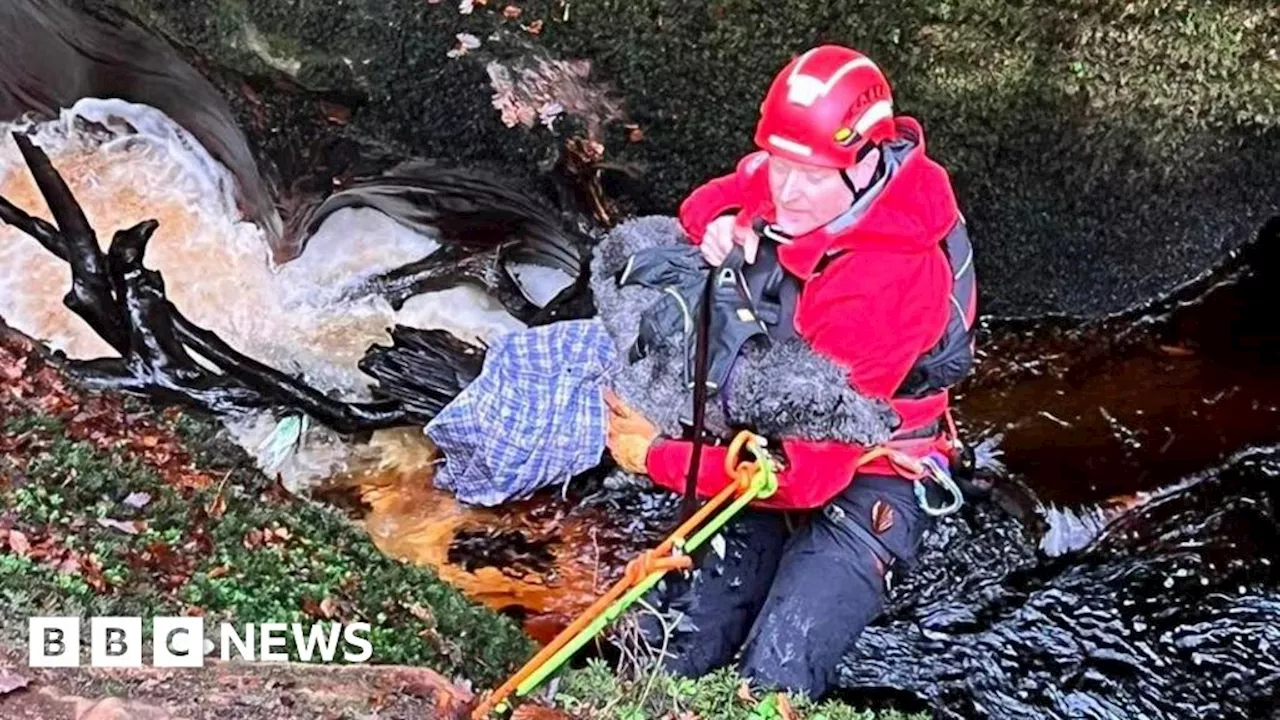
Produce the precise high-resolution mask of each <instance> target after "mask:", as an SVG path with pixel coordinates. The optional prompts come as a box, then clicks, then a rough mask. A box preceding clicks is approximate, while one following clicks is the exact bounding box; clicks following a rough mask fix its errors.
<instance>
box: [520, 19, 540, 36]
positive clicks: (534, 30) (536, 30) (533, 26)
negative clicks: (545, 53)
mask: <svg viewBox="0 0 1280 720" xmlns="http://www.w3.org/2000/svg"><path fill="white" fill-rule="evenodd" d="M524 29H525V31H527V32H528V33H529V34H530V35H541V34H542V21H541V20H534V21H533V22H531V23H529V24H528V25H525V26H524Z"/></svg>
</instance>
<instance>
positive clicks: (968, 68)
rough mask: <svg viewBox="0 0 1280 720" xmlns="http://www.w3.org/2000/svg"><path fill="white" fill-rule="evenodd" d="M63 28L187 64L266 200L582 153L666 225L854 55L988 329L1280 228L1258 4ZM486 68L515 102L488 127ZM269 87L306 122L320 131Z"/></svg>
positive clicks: (581, 14)
mask: <svg viewBox="0 0 1280 720" xmlns="http://www.w3.org/2000/svg"><path fill="white" fill-rule="evenodd" d="M71 2H72V3H73V4H75V5H77V6H79V7H82V8H89V9H91V10H94V11H95V12H101V11H102V8H104V7H109V6H112V5H116V4H123V6H124V7H125V8H126V9H127V11H128V12H129V13H130V14H132V15H133V16H134V17H136V18H138V19H139V21H140V22H141V23H143V24H145V25H146V26H148V27H149V28H151V29H153V30H155V31H157V32H159V33H161V34H162V35H163V36H164V37H166V38H167V39H168V40H169V41H171V42H172V43H174V44H175V45H176V46H178V47H179V49H180V50H181V51H183V52H184V54H186V55H187V56H188V57H192V58H193V59H194V61H195V63H196V65H197V67H198V68H199V69H201V70H202V71H203V72H204V73H205V74H206V75H208V76H209V77H211V78H213V79H215V82H216V83H217V84H220V85H221V87H222V88H223V89H224V90H225V91H226V92H227V94H228V95H229V96H230V97H231V98H232V101H233V105H234V107H235V109H236V111H237V117H238V118H239V119H240V120H241V124H242V125H243V126H244V127H246V128H248V129H249V134H250V138H251V140H252V141H253V144H254V145H255V146H256V148H257V149H258V151H259V156H260V159H261V160H263V161H264V162H263V165H264V166H265V167H266V168H267V171H268V173H274V174H277V175H280V176H281V178H282V181H283V182H284V183H285V184H286V185H287V183H288V180H289V176H290V175H291V174H296V172H297V170H298V167H297V166H298V165H299V163H303V164H305V162H306V160H307V159H306V157H305V156H306V153H305V152H303V151H300V150H299V148H302V147H305V146H306V144H307V141H305V136H306V135H307V133H313V134H314V133H316V132H319V133H321V134H324V133H330V134H344V135H349V136H352V137H360V138H365V139H372V140H375V141H377V142H379V143H383V144H385V145H386V146H387V147H388V148H391V149H392V150H393V152H400V153H405V154H413V155H418V156H423V157H429V158H435V159H439V160H441V161H443V162H448V163H456V164H472V165H486V166H490V167H495V168H499V169H503V170H505V171H506V172H509V173H513V174H526V173H527V174H530V175H533V174H536V173H537V172H539V171H540V170H545V169H546V168H547V167H548V166H549V164H550V163H551V162H552V161H553V159H554V157H555V151H556V148H558V147H559V145H560V143H561V142H562V139H563V137H565V136H568V135H571V134H575V133H576V134H582V133H588V134H590V135H592V136H594V137H595V138H597V139H598V140H599V141H600V142H601V143H602V145H603V147H604V163H605V166H604V167H605V169H604V171H603V180H604V185H605V188H606V190H607V191H608V192H609V194H610V195H611V196H612V197H615V198H617V199H619V200H620V201H621V202H620V204H621V206H622V207H623V208H625V209H626V210H629V211H631V212H641V213H651V212H657V213H668V214H669V213H672V212H673V211H674V209H675V206H676V204H677V203H678V201H679V199H680V198H681V197H682V196H683V195H684V193H686V192H687V191H688V190H689V189H690V188H692V187H693V186H694V185H696V184H697V183H698V182H699V181H701V180H702V179H704V178H706V177H709V176H711V175H714V174H719V173H722V172H725V171H727V170H728V169H730V168H731V167H732V164H733V163H734V161H735V160H736V159H737V158H738V157H740V156H741V154H742V153H744V152H747V151H749V150H750V149H751V146H750V132H751V129H752V126H753V123H754V119H755V112H756V108H757V105H758V102H759V98H760V96H761V95H762V93H763V92H764V89H765V87H766V86H767V83H768V81H769V79H770V77H771V76H772V74H773V73H774V72H775V71H776V70H777V69H778V68H780V67H781V66H782V64H783V63H785V62H786V60H787V59H788V58H789V57H790V56H791V55H792V54H794V53H796V52H799V51H802V50H803V49H805V48H807V47H809V46H812V45H814V44H817V43H820V42H841V43H845V44H850V45H853V46H855V47H858V48H861V49H863V50H864V51H866V52H867V53H869V54H870V55H871V56H872V57H874V58H875V59H876V60H877V61H878V62H880V63H881V64H882V65H883V66H884V68H885V69H886V71H887V73H888V74H889V76H890V79H891V81H892V82H893V83H894V85H895V88H896V93H897V97H898V105H899V111H900V112H902V113H906V114H911V115H913V116H915V117H917V118H919V119H920V120H921V121H922V122H923V123H924V125H925V128H926V132H927V133H928V135H929V138H930V148H931V151H932V152H933V154H935V155H936V156H937V157H938V158H939V159H940V160H941V161H942V162H943V163H944V164H945V165H946V166H947V167H948V168H949V169H951V171H952V173H953V176H954V179H955V183H956V186H957V190H958V192H959V195H960V198H961V203H962V208H963V210H964V211H965V213H966V216H967V217H968V219H969V221H970V223H971V225H972V228H973V234H974V237H975V242H976V245H977V250H978V262H979V273H980V275H979V277H980V290H981V293H982V302H983V310H984V312H986V313H992V314H996V315H1015V316H1024V315H1032V314H1042V313H1054V314H1057V313H1063V314H1072V315H1098V314H1105V313H1111V312H1115V311H1117V310H1119V309H1121V308H1124V307H1127V306H1129V305H1132V304H1133V303H1135V302H1139V301H1141V300H1143V299H1145V298H1149V297H1151V296H1152V295H1155V294H1158V293H1161V292H1163V291H1166V290H1168V289H1170V288H1171V287H1174V286H1176V285H1178V284H1180V283H1182V282H1184V281H1186V280H1188V279H1190V278H1191V277H1194V276H1195V275H1197V274H1199V273H1200V272H1202V271H1203V270H1204V269H1205V268H1207V267H1208V266H1210V265H1211V264H1213V263H1214V262H1215V261H1216V260H1218V259H1219V258H1221V257H1222V256H1223V255H1224V254H1225V253H1226V252H1228V251H1230V250H1231V249H1233V248H1236V247H1238V246H1239V245H1240V244H1242V243H1243V242H1246V241H1247V240H1249V239H1250V238H1251V237H1252V236H1253V235H1254V234H1255V233H1256V232H1257V230H1258V228H1260V227H1261V226H1262V224H1263V223H1264V222H1265V221H1266V220H1267V219H1268V218H1270V217H1271V216H1273V215H1276V214H1277V213H1280V191H1277V189H1276V188H1277V187H1280V163H1277V162H1276V161H1277V159H1280V55H1278V54H1277V53H1278V52H1280V51H1277V50H1276V48H1277V47H1280V9H1277V7H1276V6H1274V4H1273V3H1270V2H1267V1H1266V0H1230V1H1227V0H1213V1H1208V0H1137V1H1134V2H1118V1H1115V0H1108V1H1104V2H1085V1H1083V0H1076V1H1073V2H1064V3H1052V4H1042V3H1030V2H1012V1H997V0H947V1H943V0H905V1H897V2H892V3H890V2H885V1H883V0H864V1H860V2H849V3H827V2H817V1H810V0H792V1H788V2H766V1H765V0H708V1H707V2H684V1H683V0H530V1H522V0H512V2H509V3H508V2H507V1H506V0H462V2H461V3H459V2H457V1H456V0H341V1H340V2H339V1H335V0H270V1H262V2H246V1H245V0H109V1H108V0H71ZM461 33H466V34H468V35H469V36H467V35H460V34H461ZM539 59H541V61H542V63H541V64H539V62H538V60H539ZM579 60H587V61H590V65H589V67H588V66H587V65H584V64H573V63H574V62H575V61H579ZM493 61H497V62H498V63H500V64H501V65H502V66H503V67H504V68H505V70H500V71H499V76H498V77H499V78H500V79H501V73H502V72H506V73H507V77H508V79H509V78H514V79H515V85H516V86H517V87H516V88H515V91H514V92H512V91H511V90H510V88H508V91H507V92H506V94H505V99H504V98H502V97H499V98H498V100H499V102H498V103H497V104H499V105H502V104H504V103H505V110H504V111H503V112H500V111H499V108H497V107H495V91H494V89H493V87H494V86H493V83H492V80H493V77H494V76H493V75H492V74H491V73H490V72H489V71H487V69H486V65H488V64H489V63H490V62H493ZM560 61H564V62H563V63H562V64H558V63H560ZM548 68H550V69H548ZM522 69H523V70H528V71H529V72H527V73H524V74H522V73H521V70H522ZM284 87H288V88H289V89H290V92H299V91H302V92H309V93H314V94H316V96H317V97H321V98H323V99H324V102H323V103H321V105H320V107H321V108H324V109H323V110H321V111H319V112H321V113H323V114H325V116H326V117H324V118H319V117H318V116H317V111H316V110H315V109H314V108H313V107H310V106H309V107H307V108H305V109H300V108H298V107H297V105H298V103H297V102H294V101H288V100H286V99H285V96H284V95H282V94H281V93H280V90H281V88H284ZM245 88H249V90H250V92H249V97H251V98H252V100H251V101H246V100H245V97H246V93H245ZM292 97H295V98H296V95H295V96H292ZM551 101H558V102H559V106H560V107H559V109H560V110H562V112H561V113H560V115H559V116H558V117H557V116H556V111H557V107H556V106H554V105H552V104H551ZM281 105H288V107H281ZM539 110H540V111H542V116H543V118H551V117H556V119H555V120H554V122H553V123H552V127H553V128H554V129H548V128H547V127H546V126H545V125H543V124H541V123H540V122H539V120H540V119H541V118H539V117H537V116H536V115H537V114H538V113H537V112H536V111H539ZM504 113H505V115H506V120H507V123H504V117H503V116H504ZM531 114H532V115H533V116H531ZM264 115H265V116H266V120H265V121H264ZM520 121H524V122H526V123H528V125H530V127H525V126H524V125H522V124H521V122H520ZM508 123H514V124H515V127H514V128H512V127H508ZM308 124H310V126H309V127H308ZM624 169H625V170H626V172H624V171H623V170H624Z"/></svg>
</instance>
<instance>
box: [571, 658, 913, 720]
mask: <svg viewBox="0 0 1280 720" xmlns="http://www.w3.org/2000/svg"><path fill="white" fill-rule="evenodd" d="M740 683H741V680H740V679H739V678H738V676H737V675H736V674H735V673H734V672H733V670H732V669H730V668H725V669H723V670H718V671H716V672H713V673H711V674H709V675H706V676H703V677H701V678H698V679H697V680H692V679H687V678H676V677H672V676H670V675H663V674H657V675H653V676H651V677H646V678H640V679H638V680H635V681H624V680H620V679H618V677H617V676H616V675H615V673H614V672H613V670H611V669H610V668H609V666H608V665H606V664H604V663H603V662H600V661H598V660H592V661H590V662H589V663H588V664H587V666H586V667H585V668H583V669H580V670H573V671H571V672H568V673H566V674H565V676H564V680H563V681H562V683H561V685H560V687H559V688H558V689H557V691H556V696H555V704H556V705H557V706H558V707H560V708H563V709H564V710H565V711H566V712H569V713H572V714H573V715H574V716H575V717H581V718H592V719H595V718H601V719H603V718H617V719H618V720H643V719H644V718H678V717H687V716H689V714H692V716H693V717H703V718H716V719H717V720H782V718H783V717H784V716H783V714H782V711H781V710H780V708H779V701H778V697H777V695H776V694H760V693H755V695H754V697H753V698H752V700H751V701H750V702H748V701H747V700H745V699H744V698H743V697H741V695H740V693H739V684H740ZM789 702H790V704H791V707H792V709H793V710H794V711H795V715H793V717H798V718H804V719H807V720H924V718H926V717H928V716H927V715H904V714H902V713H899V712H896V711H892V710H890V711H885V712H879V713H878V712H874V711H870V710H857V709H855V708H853V707H851V706H849V705H846V704H843V703H841V702H838V701H828V702H823V703H812V702H809V701H808V700H806V699H803V698H798V699H792V700H790V701H789Z"/></svg>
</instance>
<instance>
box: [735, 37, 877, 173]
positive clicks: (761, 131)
mask: <svg viewBox="0 0 1280 720" xmlns="http://www.w3.org/2000/svg"><path fill="white" fill-rule="evenodd" d="M893 135H894V122H893V96H892V95H891V94H890V92H889V81H888V80H887V79H886V78H885V76H884V73H883V72H881V70H880V68H879V67H877V66H876V64H875V63H874V62H872V61H871V60H870V58H868V57H866V56H865V55H863V54H862V53H860V52H858V51H857V50H851V49H849V48H846V47H841V46H839V45H822V46H820V47H816V48H813V49H812V50H810V51H808V52H806V53H805V54H803V55H801V56H800V57H798V58H796V59H794V60H792V61H791V62H790V63H789V64H788V65H787V66H786V67H785V68H783V69H782V72H780V73H778V76H777V77H775V78H774V79H773V84H772V85H771V86H770V87H769V93H768V94H767V95H765V98H764V102H763V103H761V104H760V123H759V124H758V125H757V126H756V137H755V141H756V144H757V145H759V146H760V147H761V148H763V149H764V150H767V151H768V152H769V153H771V154H775V155H781V156H783V157H786V158H789V159H791V160H795V161H796V162H801V163H807V164H809V165H822V166H824V167H833V168H841V169H843V168H848V167H852V166H853V165H854V164H855V163H856V162H857V159H858V153H859V151H860V150H861V149H862V148H863V147H864V146H866V145H867V143H869V142H875V143H878V142H881V141H884V140H888V139H890V138H892V137H893Z"/></svg>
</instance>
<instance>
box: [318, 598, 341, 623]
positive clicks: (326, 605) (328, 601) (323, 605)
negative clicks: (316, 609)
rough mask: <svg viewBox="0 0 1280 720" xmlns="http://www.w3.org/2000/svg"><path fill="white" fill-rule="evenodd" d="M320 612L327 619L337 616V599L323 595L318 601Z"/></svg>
mask: <svg viewBox="0 0 1280 720" xmlns="http://www.w3.org/2000/svg"><path fill="white" fill-rule="evenodd" d="M320 614H321V615H324V616H325V618H326V619H329V620H332V619H333V618H335V617H337V616H338V601H337V600H334V599H333V598H331V597H329V596H328V595H325V596H324V599H323V600H321V601H320Z"/></svg>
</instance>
